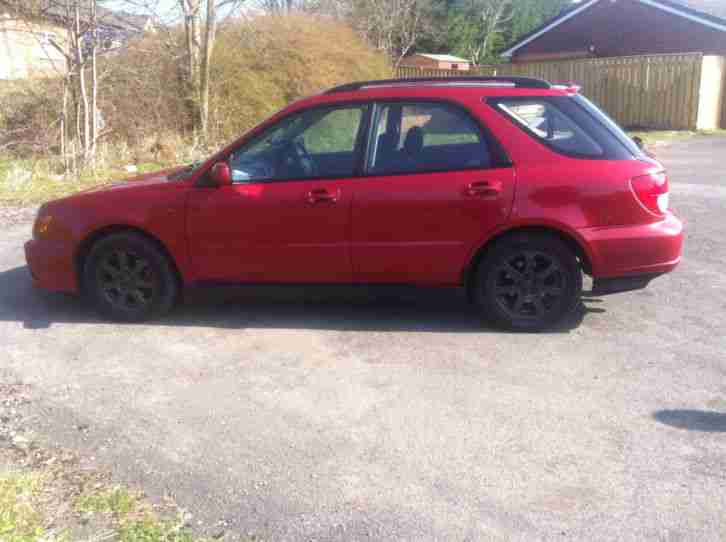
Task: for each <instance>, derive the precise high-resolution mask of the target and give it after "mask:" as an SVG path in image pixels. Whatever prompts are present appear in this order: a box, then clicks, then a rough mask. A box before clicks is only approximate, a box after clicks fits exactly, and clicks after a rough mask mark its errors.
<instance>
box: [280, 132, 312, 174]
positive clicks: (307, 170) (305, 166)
mask: <svg viewBox="0 0 726 542" xmlns="http://www.w3.org/2000/svg"><path fill="white" fill-rule="evenodd" d="M284 161H285V162H286V163H287V164H288V165H292V166H293V167H294V169H296V170H298V171H295V172H294V173H292V172H291V173H290V174H291V175H297V174H300V175H303V176H305V177H314V176H315V175H316V174H317V167H316V166H315V161H314V160H313V158H312V156H310V153H309V152H308V150H307V149H306V148H305V143H303V141H302V139H295V140H293V141H290V142H289V143H288V144H287V146H286V147H285V150H284Z"/></svg>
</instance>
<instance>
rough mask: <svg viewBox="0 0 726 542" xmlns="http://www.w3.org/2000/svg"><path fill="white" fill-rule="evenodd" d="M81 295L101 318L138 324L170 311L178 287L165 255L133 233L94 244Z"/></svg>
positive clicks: (122, 234)
mask: <svg viewBox="0 0 726 542" xmlns="http://www.w3.org/2000/svg"><path fill="white" fill-rule="evenodd" d="M83 284H84V292H85V294H86V295H87V297H88V298H89V299H90V301H91V302H92V303H93V305H94V306H95V308H96V310H97V311H98V312H99V313H100V314H101V315H102V316H104V317H105V318H108V319H111V320H117V321H123V322H139V321H143V320H148V319H150V318H154V317H156V316H160V315H162V314H164V313H166V312H168V311H169V309H171V307H172V306H173V304H174V302H175V300H176V298H177V295H178V292H179V285H178V281H177V278H176V275H175V273H174V270H173V268H172V266H171V263H170V262H169V260H168V258H167V257H166V255H165V254H164V253H163V251H162V250H160V249H159V248H158V247H157V246H156V244H155V243H154V242H152V241H151V240H149V239H147V238H145V237H144V236H142V235H139V234H136V233H131V232H129V233H125V232H124V233H117V234H112V235H109V236H108V237H104V238H102V239H101V240H99V241H97V242H96V243H95V244H94V245H93V247H92V248H91V250H90V252H89V254H88V257H87V258H86V261H85V265H84V268H83Z"/></svg>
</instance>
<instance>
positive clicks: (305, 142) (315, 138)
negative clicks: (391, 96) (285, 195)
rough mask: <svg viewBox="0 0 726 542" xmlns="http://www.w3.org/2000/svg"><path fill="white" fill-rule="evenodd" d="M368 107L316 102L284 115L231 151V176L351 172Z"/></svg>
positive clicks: (239, 179) (256, 178)
mask: <svg viewBox="0 0 726 542" xmlns="http://www.w3.org/2000/svg"><path fill="white" fill-rule="evenodd" d="M365 109H366V106H365V105H356V106H346V107H333V108H313V109H308V110H306V111H302V112H299V113H293V114H292V115H289V116H288V117H285V118H284V119H282V120H281V121H279V122H278V123H276V124H275V125H273V126H271V127H269V128H268V129H267V130H265V131H264V133H262V134H261V135H259V136H257V137H256V138H254V140H252V141H251V142H248V143H247V144H246V145H243V146H242V147H241V148H240V149H238V150H236V151H235V152H233V153H232V155H231V156H230V158H229V164H230V168H231V170H232V181H233V182H235V183H250V182H260V181H278V180H293V179H313V178H330V177H350V176H352V175H353V173H354V171H355V146H356V140H357V137H358V131H359V128H360V124H361V121H362V119H363V115H364V113H365Z"/></svg>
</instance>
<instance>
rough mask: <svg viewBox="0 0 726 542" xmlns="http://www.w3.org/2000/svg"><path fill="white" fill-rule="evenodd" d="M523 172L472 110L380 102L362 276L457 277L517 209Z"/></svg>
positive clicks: (358, 238)
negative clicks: (517, 170)
mask: <svg viewBox="0 0 726 542" xmlns="http://www.w3.org/2000/svg"><path fill="white" fill-rule="evenodd" d="M514 183H515V176H514V170H513V168H512V165H511V163H510V162H509V160H508V159H507V157H506V155H504V152H503V150H502V149H501V147H500V146H499V145H498V144H497V142H496V141H495V140H494V139H493V138H492V136H491V135H490V134H489V132H488V130H486V129H485V127H483V126H482V124H481V122H480V121H479V120H478V119H477V118H475V117H474V116H473V115H472V114H471V113H470V112H469V111H468V110H466V109H464V108H463V107H462V106H460V105H458V104H454V103H449V102H445V101H432V100H426V101H424V100H419V101H417V100H412V101H393V102H379V103H377V104H376V106H375V111H374V115H373V118H372V124H371V129H370V143H369V144H368V150H367V158H366V164H365V175H364V177H363V178H361V179H360V181H359V182H357V183H356V191H355V195H354V200H353V207H352V218H351V225H352V233H351V250H352V256H353V272H354V278H355V280H356V281H360V282H375V283H400V282H402V283H419V284H439V285H443V284H457V283H459V282H460V280H461V273H462V271H463V269H464V268H465V266H466V265H467V263H468V261H469V259H470V258H471V256H472V254H473V252H474V251H475V250H476V247H477V246H478V244H479V243H481V241H482V240H483V239H484V238H485V237H486V236H487V234H488V233H489V232H491V231H492V230H493V229H495V228H496V227H497V226H498V225H500V224H502V223H503V222H504V221H505V220H506V219H507V217H508V216H509V213H510V211H511V207H512V201H513V198H514Z"/></svg>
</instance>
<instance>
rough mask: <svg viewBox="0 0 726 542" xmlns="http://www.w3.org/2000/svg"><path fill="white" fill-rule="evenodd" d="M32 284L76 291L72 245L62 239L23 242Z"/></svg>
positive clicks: (48, 288)
mask: <svg viewBox="0 0 726 542" xmlns="http://www.w3.org/2000/svg"><path fill="white" fill-rule="evenodd" d="M25 260H26V261H27V262H28V268H29V269H30V275H31V277H32V279H33V286H36V287H38V288H43V289H45V290H51V291H55V292H67V293H74V294H75V293H78V281H77V280H76V273H75V266H74V263H73V247H72V246H71V245H69V244H68V243H65V242H63V241H40V240H32V241H28V242H27V243H25Z"/></svg>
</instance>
